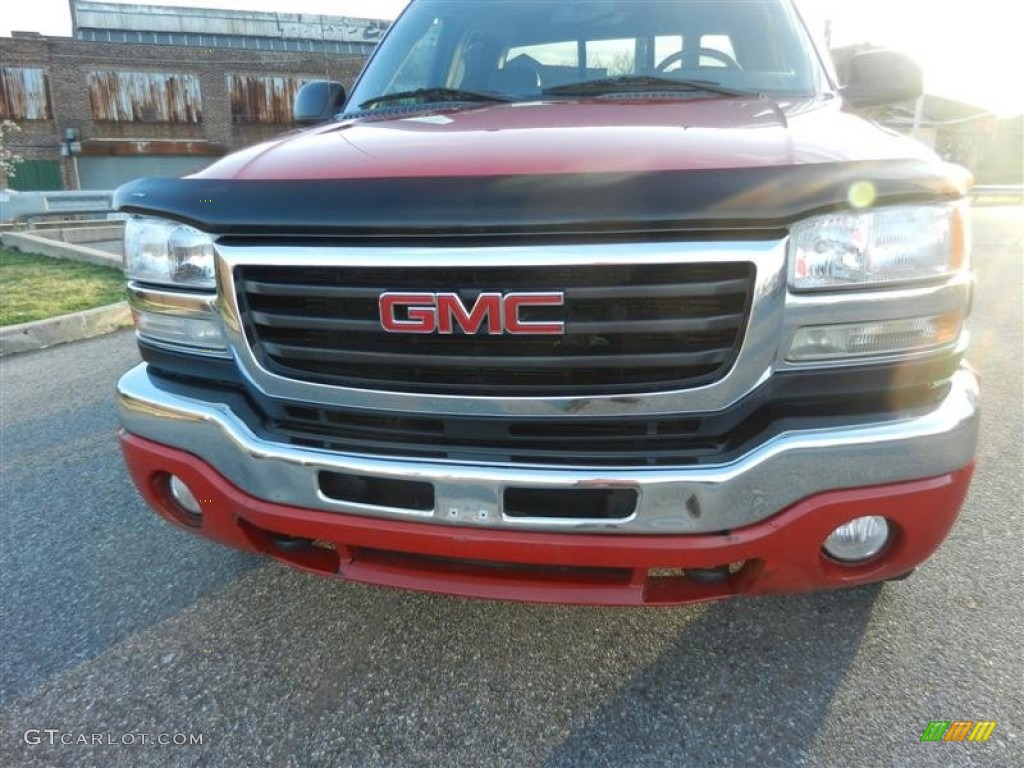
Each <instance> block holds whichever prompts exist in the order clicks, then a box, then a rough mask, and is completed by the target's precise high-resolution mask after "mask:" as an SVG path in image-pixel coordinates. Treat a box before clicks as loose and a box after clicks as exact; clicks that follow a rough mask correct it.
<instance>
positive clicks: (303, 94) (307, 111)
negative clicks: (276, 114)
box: [292, 80, 345, 125]
mask: <svg viewBox="0 0 1024 768" xmlns="http://www.w3.org/2000/svg"><path fill="white" fill-rule="evenodd" d="M343 106H345V86H343V85H342V84H341V83H335V82H333V81H331V80H312V81H310V82H308V83H306V84H305V85H304V86H302V87H301V88H299V92H298V93H297V94H295V103H294V104H293V105H292V119H293V120H294V121H295V122H296V123H298V124H299V125H316V124H317V123H326V122H327V121H328V120H330V119H331V118H332V117H334V116H335V115H336V114H338V113H339V112H340V111H341V109H342V107H343Z"/></svg>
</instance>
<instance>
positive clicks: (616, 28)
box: [347, 0, 823, 113]
mask: <svg viewBox="0 0 1024 768" xmlns="http://www.w3.org/2000/svg"><path fill="white" fill-rule="evenodd" d="M595 81H605V82H601V83H597V84H595ZM669 81H679V82H680V83H686V84H687V87H685V88H683V87H673V86H674V85H675V84H674V83H673V82H669ZM822 82H823V74H822V71H821V68H820V65H819V64H818V62H817V59H816V58H815V55H814V51H813V48H812V46H811V43H810V41H809V39H808V37H807V35H806V33H805V30H804V29H803V26H802V25H801V23H800V21H799V20H798V19H797V17H796V15H795V13H794V12H793V11H792V9H791V7H790V5H789V3H788V2H785V1H784V0H742V1H737V2H721V0H718V1H711V0H485V1H484V2H481V1H480V0H415V1H414V2H413V4H412V5H411V7H410V8H409V9H408V10H407V11H406V12H405V13H404V14H403V15H402V17H401V18H400V19H399V21H398V22H397V23H396V25H395V28H394V29H392V30H391V32H390V33H389V34H388V36H387V38H386V39H385V40H384V42H383V43H382V44H381V47H380V49H379V50H378V51H377V53H376V54H375V55H374V57H373V59H372V61H371V63H370V65H369V67H368V68H367V71H366V72H365V74H364V75H363V77H362V78H361V79H360V81H359V83H358V84H357V86H356V89H355V90H354V92H353V93H352V96H351V98H350V99H349V101H348V106H347V111H348V112H350V113H351V112H353V111H359V110H370V111H377V110H388V109H394V108H396V107H399V108H402V107H407V106H409V105H413V104H422V103H427V102H430V103H432V102H434V101H443V102H446V103H451V102H455V101H461V100H463V99H462V98H461V96H462V95H464V96H465V101H466V102H468V103H476V104H479V103H480V102H485V101H486V98H485V97H487V96H495V97H500V100H523V99H536V98H570V97H573V98H579V97H583V96H590V97H594V98H602V97H610V96H614V95H615V94H617V93H619V92H629V93H630V94H636V93H637V92H643V91H652V92H658V94H659V96H660V95H661V94H662V93H665V94H666V95H669V97H671V98H692V97H693V96H694V95H695V94H698V95H702V96H703V95H717V96H718V97H722V96H727V95H734V94H735V93H737V92H738V93H751V94H761V93H765V94H793V95H812V94H814V93H815V92H816V91H818V90H820V87H821V84H822ZM579 84H587V87H585V88H582V89H580V88H576V87H575V86H576V85H579ZM702 84H707V85H713V86H718V87H719V89H718V91H717V92H715V91H714V90H710V91H702V90H701V88H700V86H701V85H702Z"/></svg>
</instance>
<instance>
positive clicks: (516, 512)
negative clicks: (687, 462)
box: [504, 488, 639, 520]
mask: <svg viewBox="0 0 1024 768" xmlns="http://www.w3.org/2000/svg"><path fill="white" fill-rule="evenodd" d="M638 499H639V494H638V493H637V492H636V490H634V489H632V488H506V489H505V493H504V501H505V504H504V511H505V515H506V516H507V517H543V518H548V519H554V518H558V519H563V520H625V519H626V518H628V517H630V516H631V515H632V514H633V513H634V512H635V511H636V505H637V501H638Z"/></svg>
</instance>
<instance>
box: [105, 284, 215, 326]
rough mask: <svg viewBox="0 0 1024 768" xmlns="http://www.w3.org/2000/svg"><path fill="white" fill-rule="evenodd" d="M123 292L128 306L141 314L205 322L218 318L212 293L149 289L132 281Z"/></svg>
mask: <svg viewBox="0 0 1024 768" xmlns="http://www.w3.org/2000/svg"><path fill="white" fill-rule="evenodd" d="M125 292H126V293H127V294H128V305H129V306H130V307H131V308H132V309H138V310H140V311H143V312H156V313H159V314H162V315H177V316H178V317H199V318H203V319H205V320H216V319H217V317H218V312H217V295H216V294H214V293H196V292H195V291H176V290H173V289H170V288H150V287H149V286H145V285H140V284H139V283H136V282H134V281H129V282H128V284H127V286H126V287H125Z"/></svg>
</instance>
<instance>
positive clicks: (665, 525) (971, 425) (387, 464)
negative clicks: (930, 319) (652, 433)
mask: <svg viewBox="0 0 1024 768" xmlns="http://www.w3.org/2000/svg"><path fill="white" fill-rule="evenodd" d="M118 404H119V411H120V417H121V423H122V425H123V426H124V427H125V429H127V430H128V431H129V432H131V433H133V434H136V435H139V436H141V437H144V438H148V439H150V440H154V441H156V442H159V443H162V444H164V445H169V446H172V447H175V448H179V449H181V450H185V451H188V452H190V453H193V454H195V455H197V456H198V457H199V458H201V459H203V460H204V461H206V462H208V463H209V464H210V465H211V466H212V467H213V468H214V469H216V470H217V471H218V472H220V473H221V474H223V475H224V476H225V477H227V478H228V479H229V480H230V481H231V482H232V483H234V484H235V485H236V486H238V487H239V488H241V489H242V490H244V491H245V492H246V493H249V494H251V495H253V496H256V497H258V498H261V499H266V500H268V501H271V502H276V503H281V504H290V505H295V506H299V507H308V508H313V509H322V510H328V511H336V512H347V513H351V514H359V515H365V516H372V517H383V518H391V519H415V520H421V521H423V520H429V521H430V522H431V523H436V524H440V525H444V524H456V525H473V526H485V527H492V528H503V529H515V530H546V531H552V530H563V531H578V532H593V533H645V534H654V533H706V532H710V531H721V530H727V529H733V528H739V527H742V526H744V525H749V524H751V523H754V522H757V521H759V520H763V519H765V518H767V517H770V516H772V515H774V514H775V513H777V512H778V511H780V510H782V509H784V508H785V507H787V506H789V505H791V504H793V503H795V502H796V501H798V500H800V499H802V498H805V497H807V496H811V495H813V494H815V493H820V492H823V491H827V490H833V489H836V488H855V487H860V486H867V485H880V484H885V483H895V482H900V481H906V480H913V479H920V478H925V477H932V476H936V475H941V474H944V473H946V472H951V471H953V470H956V469H959V468H961V467H963V466H965V465H966V464H968V463H969V462H970V461H971V459H972V458H973V456H974V449H975V444H976V441H977V428H978V402H977V381H976V379H975V377H974V375H973V374H972V373H970V372H969V371H968V370H967V369H962V370H961V371H960V372H959V373H957V374H956V375H955V376H954V377H953V380H952V385H951V390H950V392H949V394H948V395H947V397H946V398H945V399H944V400H943V401H942V403H940V404H939V405H938V406H937V407H936V408H935V409H934V410H932V411H930V412H928V413H926V414H924V415H920V416H915V417H912V418H905V419H901V420H896V421H889V422H882V423H875V424H864V425H859V426H851V427H836V428H826V429H814V430H803V431H793V432H786V433H783V434H781V435H778V436H777V437H774V438H772V439H770V440H768V441H766V442H764V443H763V444H761V445H760V446H758V447H757V448H755V449H753V450H752V451H750V452H749V453H747V454H746V455H744V456H743V457H742V458H740V459H738V460H736V461H734V462H731V463H728V464H722V465H715V466H704V467H683V468H673V467H662V468H634V467H630V468H614V467H611V468H608V467H602V468H596V469H587V468H579V467H566V468H555V469H548V468H530V467H501V466H485V465H480V464H459V463H454V462H448V463H439V462H430V461H421V460H409V459H377V458H369V457H365V456H355V455H348V454H339V453H331V452H327V451H320V450H314V449H305V448H298V447H294V446H289V445H283V444H279V443H273V442H270V441H267V440H264V439H261V438H259V437H258V436H257V435H256V434H255V433H253V432H252V431H251V430H250V429H249V428H248V426H246V424H245V423H244V422H243V421H242V420H241V419H240V418H239V417H238V416H237V415H236V414H234V413H233V412H232V411H231V410H230V408H229V407H228V406H227V405H225V404H224V403H216V402H206V401H202V400H198V399H195V398H191V397H186V396H182V395H175V394H171V393H168V392H167V391H166V390H164V389H161V388H160V387H159V386H158V385H157V384H156V383H154V381H153V380H151V379H150V377H149V374H148V372H147V367H146V365H145V364H142V365H140V366H137V367H136V368H134V369H132V370H131V371H129V372H128V373H126V374H125V375H124V376H123V377H122V379H121V381H120V382H119V384H118ZM320 470H327V471H337V472H350V473H355V474H361V475H371V476H376V477H381V478H393V479H401V480H421V481H425V482H430V483H433V485H434V488H435V498H436V504H435V507H436V510H435V512H434V513H433V514H429V515H424V514H422V513H415V512H408V511H405V510H401V511H396V510H394V509H387V508H378V507H373V506H372V505H364V504H358V505H356V504H349V503H346V502H341V501H336V500H331V499H325V498H324V497H323V496H322V495H321V494H320V492H319V488H318V483H317V472H318V471H320ZM509 486H514V487H528V488H595V487H597V488H633V489H636V490H637V491H638V492H639V501H638V507H637V510H636V512H635V514H634V515H633V516H632V517H631V518H629V519H626V520H612V521H607V520H602V521H592V520H590V521H588V520H566V519H559V520H550V519H533V518H525V519H524V518H510V517H507V516H505V515H503V514H502V511H501V503H502V498H503V490H504V489H505V488H506V487H509ZM688 508H689V509H697V510H698V512H699V514H697V515H696V516H695V515H694V514H692V513H691V512H688V511H687V509H688Z"/></svg>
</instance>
